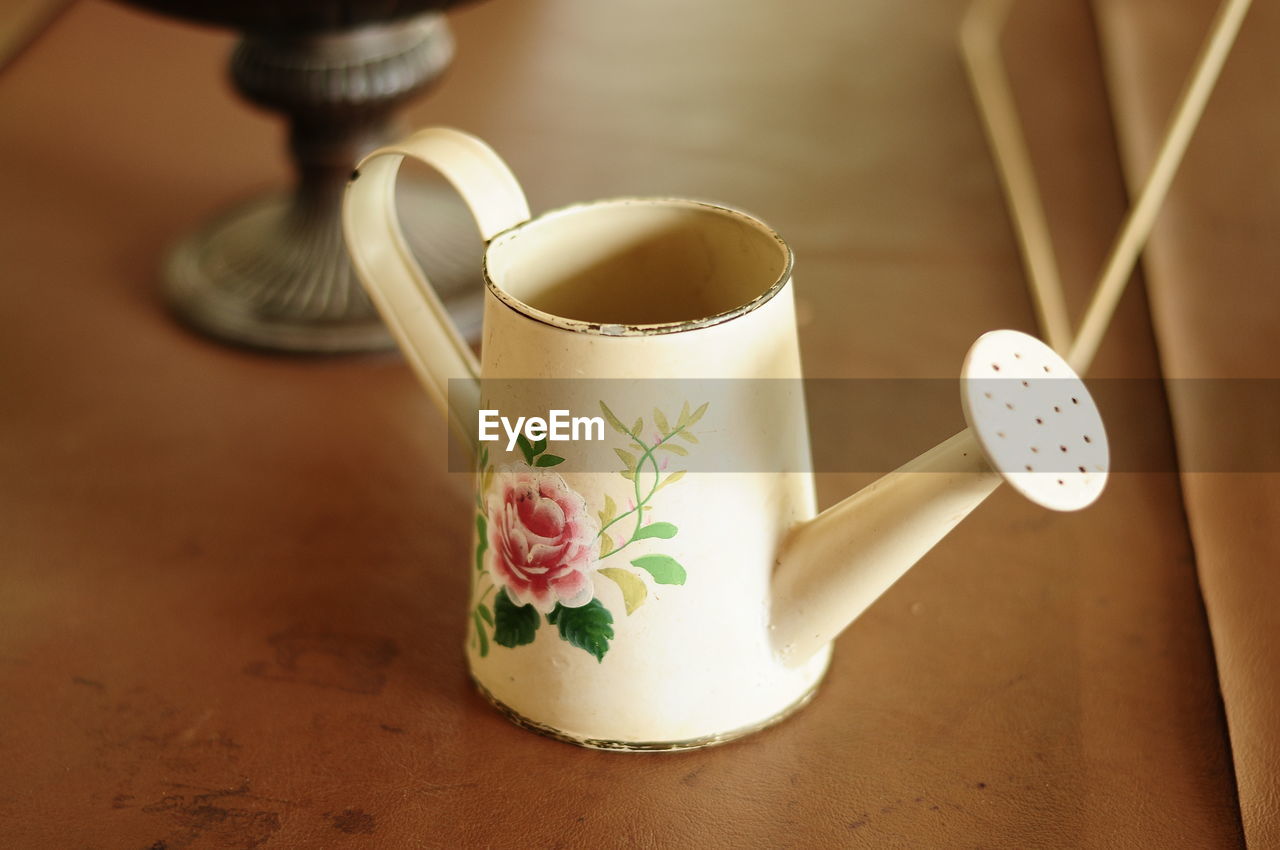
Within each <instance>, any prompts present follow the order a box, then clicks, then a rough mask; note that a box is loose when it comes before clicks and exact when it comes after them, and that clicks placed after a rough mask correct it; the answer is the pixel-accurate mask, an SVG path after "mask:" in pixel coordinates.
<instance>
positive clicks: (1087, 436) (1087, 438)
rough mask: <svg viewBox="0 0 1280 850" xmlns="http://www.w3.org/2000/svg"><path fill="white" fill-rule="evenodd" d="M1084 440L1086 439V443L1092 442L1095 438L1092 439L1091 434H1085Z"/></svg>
mask: <svg viewBox="0 0 1280 850" xmlns="http://www.w3.org/2000/svg"><path fill="white" fill-rule="evenodd" d="M1084 441H1085V442H1086V443H1092V442H1093V439H1092V438H1090V436H1089V435H1088V434H1085V435H1084Z"/></svg>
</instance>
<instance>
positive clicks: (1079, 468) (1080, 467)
mask: <svg viewBox="0 0 1280 850" xmlns="http://www.w3.org/2000/svg"><path fill="white" fill-rule="evenodd" d="M1076 469H1078V470H1080V471H1081V472H1084V467H1083V466H1077V467H1076Z"/></svg>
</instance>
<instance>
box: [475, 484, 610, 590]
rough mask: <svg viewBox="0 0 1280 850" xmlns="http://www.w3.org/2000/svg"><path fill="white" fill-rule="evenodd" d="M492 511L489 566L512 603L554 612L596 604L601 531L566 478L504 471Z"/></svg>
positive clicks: (490, 501) (496, 486)
mask: <svg viewBox="0 0 1280 850" xmlns="http://www.w3.org/2000/svg"><path fill="white" fill-rule="evenodd" d="M488 509H489V510H488V514H489V517H488V519H489V522H488V525H489V528H488V531H489V549H488V553H487V555H488V557H487V558H486V564H485V566H486V567H487V569H488V571H489V575H490V576H492V578H493V583H494V584H495V585H496V586H497V587H500V588H505V589H506V591H507V596H508V597H510V598H511V601H512V602H514V603H515V604H516V605H532V606H533V607H534V608H536V609H537V610H538V611H539V612H541V613H543V614H550V613H551V612H552V610H553V609H554V608H555V607H556V604H557V603H559V604H560V605H563V606H564V607H565V608H581V607H582V606H583V605H586V604H587V603H588V602H590V601H591V597H592V596H593V595H594V589H593V587H592V585H591V573H592V572H593V570H594V567H595V560H596V559H595V553H596V549H597V543H596V535H597V534H599V531H600V528H599V525H598V524H597V523H596V521H595V519H594V518H593V517H592V516H591V515H590V514H589V513H588V512H587V504H586V502H584V501H583V499H582V496H580V495H578V493H577V492H575V491H574V490H573V489H571V488H570V487H569V485H568V484H566V483H565V482H564V479H563V478H561V477H560V476H559V475H558V474H557V473H554V472H549V471H545V470H538V469H532V468H530V467H528V466H524V465H523V464H522V465H520V466H516V467H513V468H511V469H510V470H504V471H502V472H499V474H498V475H497V477H496V480H495V481H494V487H493V492H492V493H491V494H490V495H489V499H488Z"/></svg>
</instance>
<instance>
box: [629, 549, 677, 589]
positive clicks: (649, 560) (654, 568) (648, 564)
mask: <svg viewBox="0 0 1280 850" xmlns="http://www.w3.org/2000/svg"><path fill="white" fill-rule="evenodd" d="M631 565H632V566H633V567H639V568H640V569H642V570H644V571H645V572H647V573H648V574H649V575H651V576H653V580H654V581H656V582H657V583H658V584H684V580H685V579H686V578H687V577H688V576H687V574H686V573H685V571H684V567H682V566H680V562H679V561H677V560H676V559H675V558H672V557H671V556H670V555H644V556H642V557H639V558H636V559H635V560H634V561H632V562H631Z"/></svg>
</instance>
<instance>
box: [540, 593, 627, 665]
mask: <svg viewBox="0 0 1280 850" xmlns="http://www.w3.org/2000/svg"><path fill="white" fill-rule="evenodd" d="M547 622H548V623H551V624H552V625H553V626H555V627H556V628H557V629H559V630H560V637H562V638H564V639H565V640H567V641H568V642H569V643H571V644H573V645H574V646H576V647H578V648H579V649H585V650H586V651H587V652H589V653H591V654H592V655H594V656H595V657H596V661H604V654H605V653H606V652H608V651H609V641H610V639H611V638H612V637H613V615H612V614H610V613H609V609H608V608H606V607H604V606H603V605H601V604H600V600H599V599H592V600H591V601H590V602H588V603H587V604H586V605H583V606H581V607H579V608H566V607H564V606H563V605H557V606H556V607H555V610H553V611H552V612H551V613H550V614H548V615H547Z"/></svg>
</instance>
